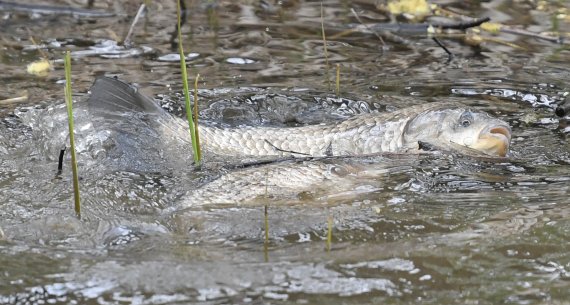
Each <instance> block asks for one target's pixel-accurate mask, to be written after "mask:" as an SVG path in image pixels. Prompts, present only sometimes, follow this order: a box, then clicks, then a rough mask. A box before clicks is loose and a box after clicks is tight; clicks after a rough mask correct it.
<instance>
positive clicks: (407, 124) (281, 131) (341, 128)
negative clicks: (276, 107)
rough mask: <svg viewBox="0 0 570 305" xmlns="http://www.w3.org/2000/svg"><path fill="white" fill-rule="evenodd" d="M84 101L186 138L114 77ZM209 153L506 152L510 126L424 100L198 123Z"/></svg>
mask: <svg viewBox="0 0 570 305" xmlns="http://www.w3.org/2000/svg"><path fill="white" fill-rule="evenodd" d="M92 92H93V93H92V96H91V98H90V99H89V101H88V103H89V105H90V108H91V109H93V110H94V111H95V112H98V113H99V114H104V115H106V116H116V115H117V113H118V112H125V111H139V112H145V113H148V114H149V115H154V116H155V117H154V118H153V119H152V121H153V122H155V124H156V125H157V126H158V128H159V130H160V133H161V134H163V135H164V136H165V137H169V138H178V139H179V140H181V141H183V142H189V141H190V136H189V132H188V127H187V123H186V122H184V121H183V120H182V119H179V118H174V117H172V116H171V115H170V114H168V113H166V112H165V111H164V110H162V109H161V108H160V107H159V106H158V105H157V104H156V103H154V102H153V101H152V100H151V99H150V98H148V97H146V96H144V95H142V94H140V93H139V92H138V91H137V89H136V88H134V87H133V86H131V85H128V84H126V83H123V82H121V81H119V80H116V79H111V78H99V79H97V81H96V82H95V85H94V86H93V89H92ZM199 134H200V141H201V144H202V147H203V148H204V149H205V150H206V151H208V152H209V153H213V154H217V155H227V156H236V157H255V156H296V157H303V156H359V155H368V154H376V153H386V152H389V153H407V152H416V151H417V150H418V148H419V146H418V143H419V142H428V143H431V144H434V145H435V146H437V147H442V148H447V149H461V148H466V149H468V150H470V151H476V152H479V153H483V154H487V155H491V156H505V155H506V154H507V152H508V150H509V143H510V138H511V129H510V127H509V125H508V124H507V123H506V122H504V121H502V120H499V119H497V118H494V117H492V116H490V115H489V114H487V113H485V112H482V111H477V110H471V109H469V108H468V107H466V106H464V105H461V104H456V103H426V104H422V105H417V106H413V107H409V108H405V109H402V110H398V111H394V112H390V113H369V114H364V115H358V116H354V117H352V118H349V119H347V120H345V121H342V122H336V123H331V124H323V125H309V126H301V127H291V128H276V127H253V126H246V127H237V128H221V127H212V126H207V125H204V124H201V125H200V126H199Z"/></svg>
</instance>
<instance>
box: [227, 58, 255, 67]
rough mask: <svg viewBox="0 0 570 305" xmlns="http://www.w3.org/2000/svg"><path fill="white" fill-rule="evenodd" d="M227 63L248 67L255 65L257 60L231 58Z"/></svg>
mask: <svg viewBox="0 0 570 305" xmlns="http://www.w3.org/2000/svg"><path fill="white" fill-rule="evenodd" d="M226 62H227V63H230V64H234V65H247V64H253V63H255V60H253V59H249V58H241V57H230V58H228V59H226Z"/></svg>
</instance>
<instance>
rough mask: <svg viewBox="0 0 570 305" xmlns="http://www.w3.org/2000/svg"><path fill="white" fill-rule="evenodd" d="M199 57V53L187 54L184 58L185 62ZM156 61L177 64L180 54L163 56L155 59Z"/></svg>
mask: <svg viewBox="0 0 570 305" xmlns="http://www.w3.org/2000/svg"><path fill="white" fill-rule="evenodd" d="M198 57H200V53H188V54H187V55H186V56H185V58H186V60H194V59H196V58H198ZM157 60H158V61H167V62H179V61H180V54H177V53H176V54H175V53H171V54H165V55H162V56H160V57H158V58H157Z"/></svg>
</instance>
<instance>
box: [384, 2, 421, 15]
mask: <svg viewBox="0 0 570 305" xmlns="http://www.w3.org/2000/svg"><path fill="white" fill-rule="evenodd" d="M388 11H389V12H390V13H391V14H394V15H399V14H411V15H414V16H424V15H427V14H429V12H430V8H429V5H428V3H427V2H426V0H399V1H390V2H389V3H388Z"/></svg>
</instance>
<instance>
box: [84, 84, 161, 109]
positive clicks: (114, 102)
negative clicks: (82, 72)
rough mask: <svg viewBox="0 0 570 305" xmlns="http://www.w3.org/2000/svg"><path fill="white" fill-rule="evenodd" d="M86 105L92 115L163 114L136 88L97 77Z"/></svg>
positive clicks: (158, 107) (155, 104)
mask: <svg viewBox="0 0 570 305" xmlns="http://www.w3.org/2000/svg"><path fill="white" fill-rule="evenodd" d="M90 91H91V96H90V97H89V99H88V100H87V105H88V107H89V110H90V111H91V112H92V113H96V114H99V115H103V116H109V115H110V116H120V115H121V114H124V113H126V112H130V113H132V112H144V113H154V114H164V113H165V111H164V110H163V109H162V108H161V107H160V106H159V105H158V104H157V103H155V102H154V101H153V100H152V99H151V98H150V97H148V96H145V95H143V94H141V93H139V92H138V88H136V87H135V86H133V85H130V84H128V83H125V82H123V81H121V80H118V79H116V78H110V77H99V78H97V79H96V80H95V82H94V83H93V86H92V87H91V89H90Z"/></svg>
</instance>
